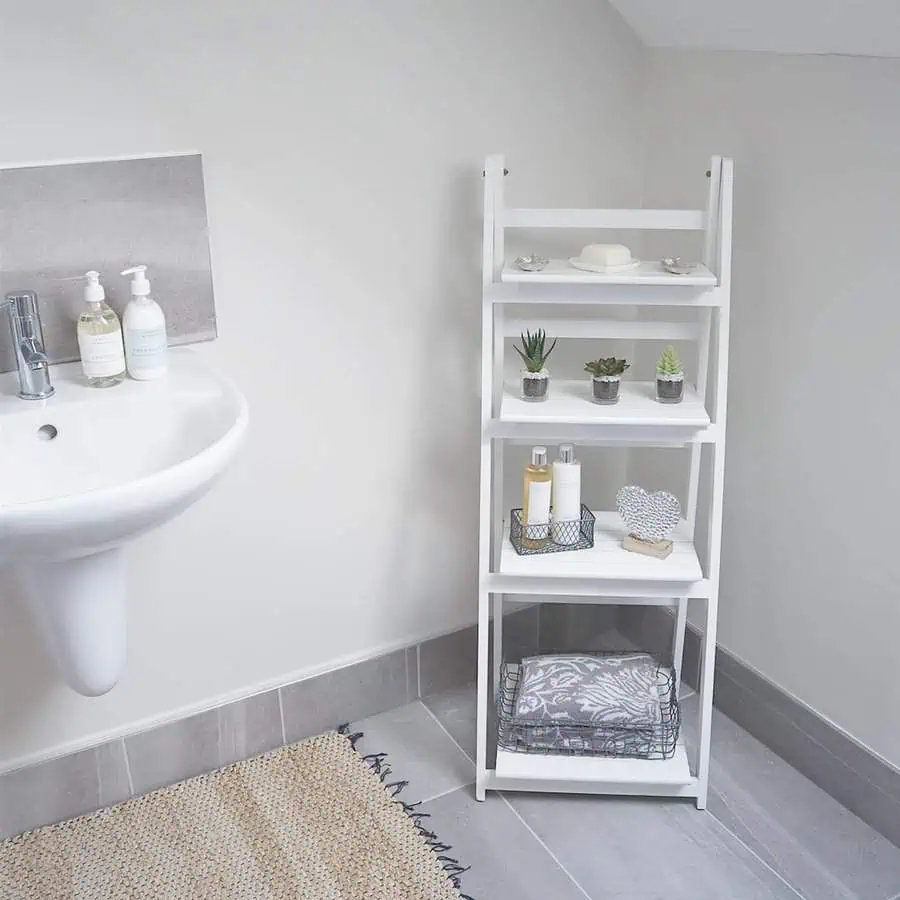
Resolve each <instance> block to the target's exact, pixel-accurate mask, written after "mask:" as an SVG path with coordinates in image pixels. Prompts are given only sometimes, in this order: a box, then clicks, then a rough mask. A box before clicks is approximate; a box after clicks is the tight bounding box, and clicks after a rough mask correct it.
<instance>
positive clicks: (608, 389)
mask: <svg viewBox="0 0 900 900" xmlns="http://www.w3.org/2000/svg"><path fill="white" fill-rule="evenodd" d="M620 384H621V379H619V378H614V379H606V378H596V377H595V378H592V379H591V387H592V389H593V391H594V402H595V403H607V404H612V403H618V402H619V385H620Z"/></svg>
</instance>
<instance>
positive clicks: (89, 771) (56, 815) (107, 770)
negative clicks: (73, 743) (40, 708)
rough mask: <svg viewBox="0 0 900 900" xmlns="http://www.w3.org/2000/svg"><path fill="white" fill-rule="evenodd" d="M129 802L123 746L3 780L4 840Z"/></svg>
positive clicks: (0, 822) (0, 830)
mask: <svg viewBox="0 0 900 900" xmlns="http://www.w3.org/2000/svg"><path fill="white" fill-rule="evenodd" d="M128 796H129V787H128V769H127V767H126V763H125V752H124V749H123V746H122V742H121V741H112V742H110V743H109V744H105V745H103V746H102V747H100V748H97V749H93V750H83V751H81V752H80V753H73V754H71V755H70V756H64V757H61V758H60V759H56V760H51V761H50V762H46V763H41V764H39V765H36V766H29V767H28V768H25V769H20V770H18V771H15V772H9V773H7V774H6V775H0V839H2V838H6V837H10V836H11V835H14V834H19V833H20V832H22V831H29V830H31V829H32V828H37V827H39V826H41V825H49V824H50V823H52V822H60V821H63V820H64V819H71V818H72V817H73V816H79V815H82V814H84V813H88V812H93V811H94V810H96V809H101V808H102V807H104V806H112V805H113V804H116V803H121V802H122V801H123V800H127V799H128Z"/></svg>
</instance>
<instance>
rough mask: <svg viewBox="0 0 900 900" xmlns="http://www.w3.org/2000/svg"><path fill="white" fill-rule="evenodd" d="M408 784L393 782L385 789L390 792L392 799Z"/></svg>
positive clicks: (406, 782)
mask: <svg viewBox="0 0 900 900" xmlns="http://www.w3.org/2000/svg"><path fill="white" fill-rule="evenodd" d="M408 784H409V782H408V781H395V782H394V783H393V784H386V785H385V787H386V788H387V790H389V791H391V796H392V797H396V796H397V794H399V793H400V791H402V790H403V788H405V787H406V786H407V785H408Z"/></svg>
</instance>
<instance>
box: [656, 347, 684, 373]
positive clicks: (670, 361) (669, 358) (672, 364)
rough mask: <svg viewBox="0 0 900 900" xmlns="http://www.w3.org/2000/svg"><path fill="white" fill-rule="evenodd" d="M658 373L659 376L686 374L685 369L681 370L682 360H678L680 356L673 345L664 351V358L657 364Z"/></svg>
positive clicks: (661, 357)
mask: <svg viewBox="0 0 900 900" xmlns="http://www.w3.org/2000/svg"><path fill="white" fill-rule="evenodd" d="M656 371H657V374H659V375H681V374H682V373H683V372H684V369H682V368H681V360H679V359H678V354H677V353H676V352H675V348H674V347H673V346H672V345H671V344H669V346H668V347H666V349H665V350H663V352H662V356H660V358H659V361H658V362H657V363H656Z"/></svg>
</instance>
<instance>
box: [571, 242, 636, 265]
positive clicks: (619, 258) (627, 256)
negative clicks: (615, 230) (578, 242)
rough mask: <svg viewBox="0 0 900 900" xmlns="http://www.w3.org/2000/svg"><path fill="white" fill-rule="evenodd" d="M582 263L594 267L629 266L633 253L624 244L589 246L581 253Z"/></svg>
mask: <svg viewBox="0 0 900 900" xmlns="http://www.w3.org/2000/svg"><path fill="white" fill-rule="evenodd" d="M581 261H582V262H585V263H588V264H589V265H592V266H609V267H612V266H627V265H628V263H630V262H631V251H630V250H629V249H628V248H627V247H626V246H625V245H624V244H588V245H587V246H586V247H585V248H584V249H583V250H582V251H581Z"/></svg>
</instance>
